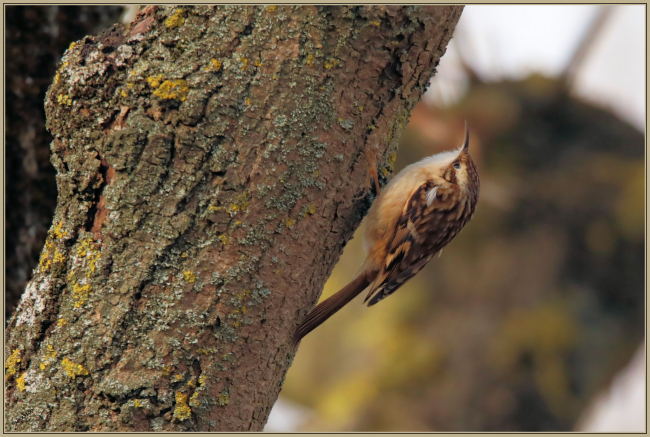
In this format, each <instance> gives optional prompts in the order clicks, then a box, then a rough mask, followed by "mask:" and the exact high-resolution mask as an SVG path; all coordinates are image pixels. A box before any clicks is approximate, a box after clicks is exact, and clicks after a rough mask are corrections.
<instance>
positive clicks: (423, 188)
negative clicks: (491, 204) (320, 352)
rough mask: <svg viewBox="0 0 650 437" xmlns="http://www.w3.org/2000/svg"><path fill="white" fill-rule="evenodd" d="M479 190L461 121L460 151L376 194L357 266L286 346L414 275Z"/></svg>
mask: <svg viewBox="0 0 650 437" xmlns="http://www.w3.org/2000/svg"><path fill="white" fill-rule="evenodd" d="M377 186H378V185H377ZM479 189H480V180H479V175H478V170H477V168H476V165H475V163H474V161H473V160H472V158H471V156H470V154H469V128H468V127H467V123H465V140H464V142H463V144H462V145H461V146H460V148H458V149H455V150H450V151H446V152H442V153H438V154H435V155H432V156H429V157H427V158H424V159H422V160H421V161H419V162H416V163H414V164H411V165H409V166H407V167H405V168H404V169H403V170H402V171H400V172H399V173H398V174H397V175H396V176H395V177H394V178H393V179H392V180H391V181H390V182H389V183H388V184H387V185H386V187H385V188H384V189H383V190H382V191H381V194H379V195H378V196H377V198H376V199H375V201H374V202H373V204H372V206H371V207H370V210H369V211H368V215H367V216H366V229H365V233H364V236H363V247H364V252H365V254H366V255H365V259H364V261H363V263H362V264H361V267H360V268H359V270H358V272H357V273H356V275H355V276H354V278H353V279H352V281H351V282H350V283H349V284H348V285H346V286H345V287H343V288H342V289H341V290H340V291H338V292H337V293H336V294H334V295H333V296H331V297H329V298H328V299H326V300H324V301H323V302H321V303H319V304H318V305H317V306H316V307H315V308H314V309H313V310H312V311H310V312H309V313H308V314H307V316H306V317H305V319H304V320H303V321H302V322H301V323H300V325H299V326H298V328H297V329H296V330H295V331H294V334H293V338H292V344H293V345H294V346H296V345H297V344H298V343H299V342H300V340H301V339H302V338H303V337H304V336H305V335H307V334H309V333H310V332H311V331H312V330H313V329H315V328H316V327H318V326H319V325H320V324H321V323H323V322H324V321H325V320H327V319H328V318H329V317H330V316H332V315H333V314H334V313H336V312H337V311H338V310H340V309H341V308H343V306H345V305H346V304H347V303H349V302H350V301H351V300H352V299H354V298H355V297H356V296H357V295H359V294H360V293H361V292H362V291H363V290H365V289H366V288H368V294H367V295H366V298H365V300H364V303H367V305H368V306H369V307H370V306H373V305H375V304H376V303H377V302H379V301H381V300H383V299H384V298H386V297H387V296H389V295H391V294H392V293H394V292H395V291H396V290H397V289H398V288H400V287H401V286H402V285H404V283H406V282H407V281H408V280H409V279H411V278H412V277H413V276H415V275H416V274H417V273H418V272H419V271H420V270H422V268H423V267H424V266H425V265H426V264H427V263H428V262H429V261H430V260H431V258H433V256H434V255H435V254H436V253H439V252H441V251H442V248H443V247H445V246H446V245H447V244H448V243H449V242H450V241H451V240H452V239H453V238H454V237H455V236H456V235H458V233H459V232H460V231H461V230H462V229H463V227H464V226H465V225H466V224H467V222H469V220H470V219H471V218H472V215H473V214H474V210H475V209H476V204H477V202H478V196H479Z"/></svg>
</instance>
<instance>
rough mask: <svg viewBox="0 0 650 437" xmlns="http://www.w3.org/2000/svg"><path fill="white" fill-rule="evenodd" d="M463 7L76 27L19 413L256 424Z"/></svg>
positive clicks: (307, 10)
mask: <svg viewBox="0 0 650 437" xmlns="http://www.w3.org/2000/svg"><path fill="white" fill-rule="evenodd" d="M461 11H462V7H459V6H433V7H383V6H382V7H353V8H348V7H314V6H306V7H285V6H278V7H274V6H270V7H258V6H250V7H207V6H205V7H195V8H191V7H178V8H176V7H168V8H165V9H162V8H158V7H148V8H146V9H145V10H144V11H143V12H141V13H140V14H139V15H138V17H137V18H136V21H135V22H134V23H133V24H132V25H131V27H130V29H129V30H128V31H126V32H125V31H123V29H121V28H120V27H119V26H114V27H113V28H112V29H109V31H106V32H104V33H103V34H102V35H100V36H98V37H95V38H86V39H84V40H83V41H79V42H77V43H76V44H73V45H72V46H71V47H70V49H69V50H68V51H67V52H66V54H65V55H64V57H63V63H62V67H61V69H60V71H59V72H58V74H57V75H56V77H55V80H54V84H53V85H52V87H51V88H50V90H49V91H48V95H47V99H46V111H47V116H48V128H49V129H50V131H51V132H52V134H53V135H54V140H53V142H52V152H53V154H52V162H53V163H54V165H55V167H56V169H57V184H58V200H57V208H56V213H55V217H54V221H53V223H52V227H51V229H50V232H49V235H48V238H47V241H46V244H45V247H44V249H43V252H42V255H41V259H40V263H39V266H38V267H37V268H36V269H35V271H34V277H33V279H32V281H31V282H30V283H29V284H28V286H27V288H26V290H25V293H24V295H23V298H22V300H21V303H20V305H19V307H18V309H17V312H16V314H15V316H14V317H13V318H12V320H11V321H10V326H9V328H8V331H7V344H6V348H5V354H6V356H5V360H6V361H5V367H6V378H7V391H6V419H7V421H6V423H7V427H8V429H10V430H53V431H54V430H56V431H64V430H65V431H70V430H77V431H81V430H93V431H100V430H102V431H130V430H135V431H146V430H153V431H160V430H165V431H183V430H203V431H225V430H229V431H243V430H261V429H262V428H263V426H264V423H265V422H266V419H267V416H268V413H269V411H270V409H271V407H272V405H273V403H274V401H275V400H276V398H277V395H278V393H279V391H280V388H281V385H282V381H283V378H284V375H285V373H286V371H287V369H288V367H289V365H290V364H291V361H292V359H293V355H294V353H295V351H294V350H292V348H291V347H290V346H289V338H290V337H291V334H292V332H293V330H294V329H295V327H296V324H297V323H298V322H299V321H300V320H301V318H302V317H304V315H305V314H306V312H307V311H308V310H309V309H310V308H311V307H312V305H314V303H315V302H316V301H317V299H318V296H319V293H320V291H321V289H322V286H323V284H324V282H325V280H326V279H327V277H328V275H329V274H330V271H331V270H332V268H333V266H334V264H335V262H336V261H337V259H338V257H339V254H340V252H341V250H342V248H343V246H344V245H345V242H346V241H347V240H348V239H349V238H350V237H351V235H352V232H353V230H354V229H355V228H356V227H357V226H358V224H359V222H360V220H361V218H362V216H363V215H364V213H365V212H366V210H367V208H368V207H369V204H370V200H371V197H372V195H371V194H368V193H370V190H368V189H367V186H368V164H367V163H366V159H365V156H366V153H365V152H366V151H367V150H370V155H371V156H376V157H377V163H378V165H379V172H380V174H384V175H386V174H387V173H388V171H389V170H390V168H391V164H392V160H393V159H394V151H395V148H396V145H397V139H398V137H399V135H400V132H401V130H402V128H403V127H404V126H405V124H406V122H407V120H408V118H409V115H410V112H411V110H412V108H413V107H414V105H415V104H416V102H417V101H418V100H419V99H420V96H421V95H422V92H423V91H424V89H425V87H426V85H427V84H428V82H429V79H430V77H431V76H432V75H433V73H434V67H435V66H436V65H437V63H438V60H439V58H440V56H441V55H442V54H443V53H444V50H445V47H446V45H447V42H448V41H449V39H450V37H451V33H452V31H453V29H454V26H455V24H456V22H457V20H458V18H459V17H460V13H461ZM371 161H372V159H371ZM364 193H365V195H364Z"/></svg>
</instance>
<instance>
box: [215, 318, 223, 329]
mask: <svg viewBox="0 0 650 437" xmlns="http://www.w3.org/2000/svg"><path fill="white" fill-rule="evenodd" d="M220 326H221V319H220V318H219V317H217V321H216V322H215V324H214V327H215V328H218V327H220Z"/></svg>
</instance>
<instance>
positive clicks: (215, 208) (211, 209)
mask: <svg viewBox="0 0 650 437" xmlns="http://www.w3.org/2000/svg"><path fill="white" fill-rule="evenodd" d="M208 210H210V211H221V207H220V206H214V205H210V206H208Z"/></svg>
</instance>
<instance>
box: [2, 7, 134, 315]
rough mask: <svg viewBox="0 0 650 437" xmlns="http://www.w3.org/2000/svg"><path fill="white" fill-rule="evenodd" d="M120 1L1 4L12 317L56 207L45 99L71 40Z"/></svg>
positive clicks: (114, 16)
mask: <svg viewBox="0 0 650 437" xmlns="http://www.w3.org/2000/svg"><path fill="white" fill-rule="evenodd" d="M121 12H122V7H120V6H19V5H12V6H9V5H7V7H6V9H5V23H6V24H5V47H6V50H7V52H6V55H7V59H8V62H7V63H6V64H5V67H6V70H5V84H6V93H5V99H6V100H5V108H6V110H5V159H6V161H5V162H6V165H5V171H6V180H7V181H10V184H8V185H7V188H6V191H5V195H6V197H5V212H6V216H5V219H6V221H5V238H6V239H5V315H6V317H7V319H9V318H10V317H11V315H12V314H13V312H14V309H15V308H16V305H18V301H19V300H20V296H21V295H22V294H23V291H25V285H26V284H27V281H28V280H29V279H30V274H31V271H32V269H33V268H34V267H35V266H36V264H37V263H38V258H39V254H40V252H41V249H42V248H43V243H44V242H45V237H46V235H47V230H48V228H49V227H50V224H51V222H52V214H54V209H55V207H56V181H55V174H56V173H55V171H54V167H53V166H52V164H50V148H49V146H50V143H51V142H52V136H51V135H50V134H49V133H48V132H47V130H46V129H45V110H44V108H43V100H44V99H45V93H46V91H47V88H48V87H49V85H50V84H51V83H52V77H54V72H55V71H56V63H57V62H58V61H59V59H61V55H62V54H63V52H64V51H65V49H66V48H67V47H68V46H69V45H70V42H71V41H74V40H76V39H79V38H82V37H83V36H84V35H89V34H95V33H97V32H99V31H101V30H103V29H105V28H106V27H108V26H110V25H111V24H112V23H114V22H115V21H116V20H118V18H119V16H120V13H121Z"/></svg>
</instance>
